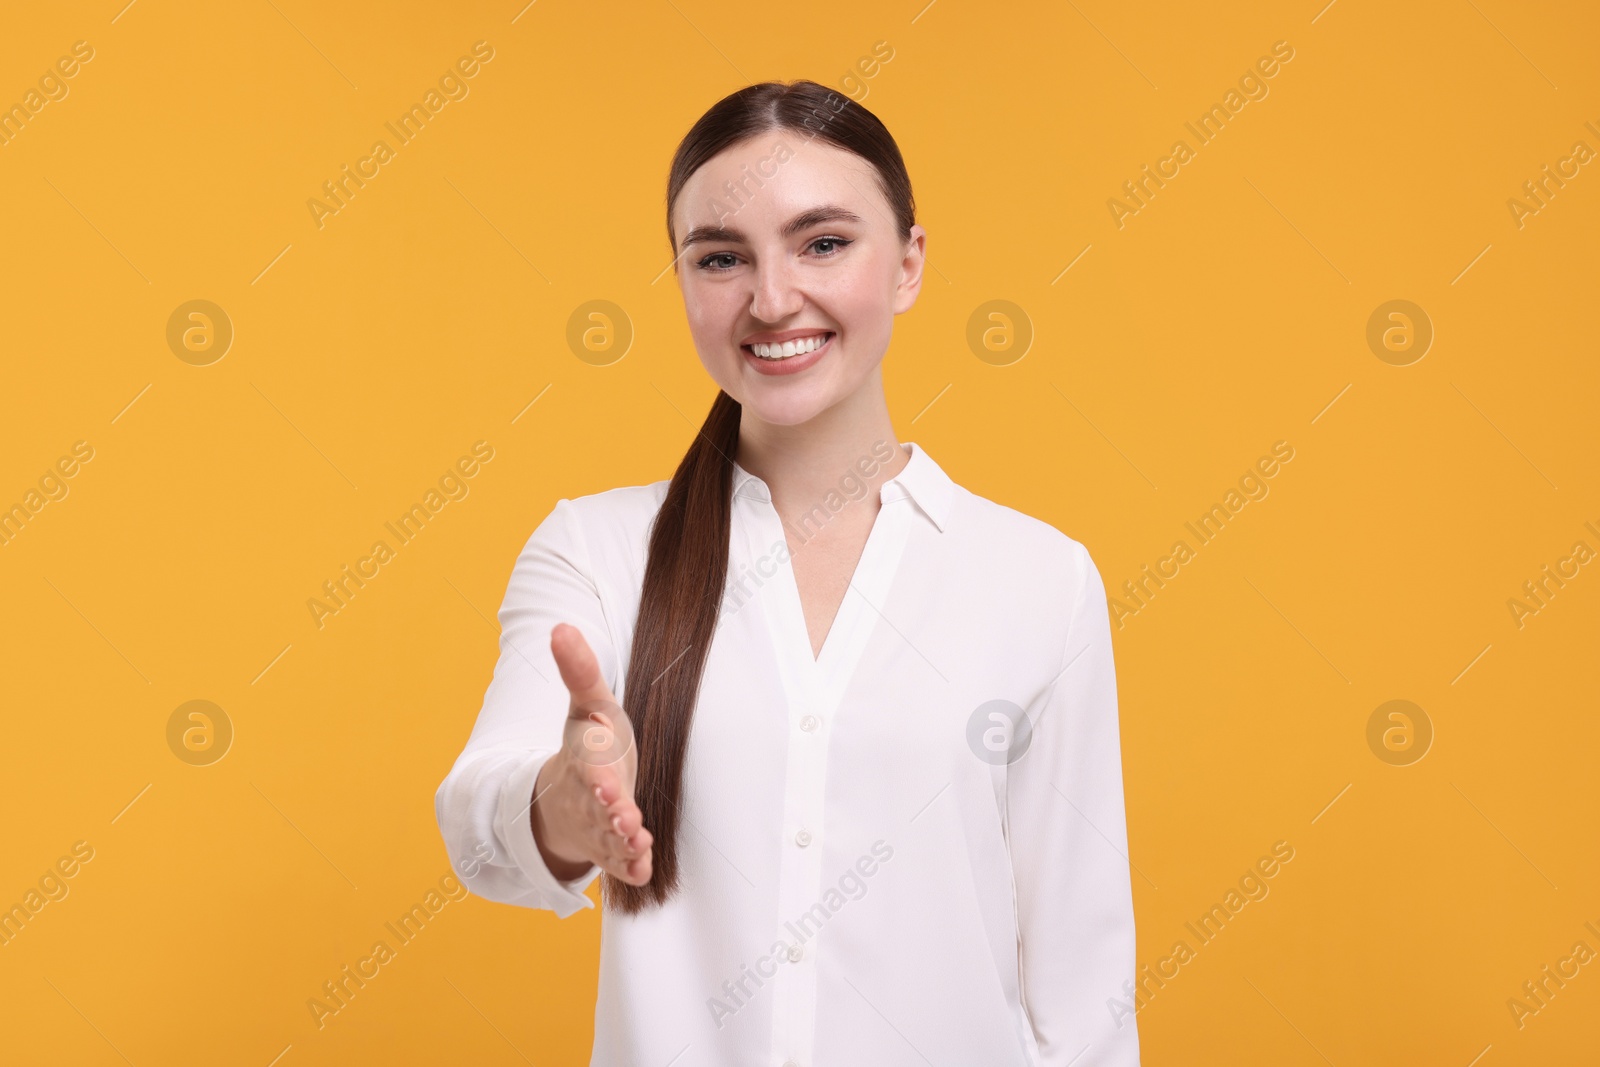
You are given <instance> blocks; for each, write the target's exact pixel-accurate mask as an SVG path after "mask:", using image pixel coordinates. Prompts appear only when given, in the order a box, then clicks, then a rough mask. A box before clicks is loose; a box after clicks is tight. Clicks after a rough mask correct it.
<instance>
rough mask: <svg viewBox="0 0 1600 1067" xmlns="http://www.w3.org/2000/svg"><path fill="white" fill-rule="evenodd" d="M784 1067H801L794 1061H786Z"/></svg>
mask: <svg viewBox="0 0 1600 1067" xmlns="http://www.w3.org/2000/svg"><path fill="white" fill-rule="evenodd" d="M783 1067H800V1065H799V1064H798V1063H796V1062H794V1061H793V1060H784V1061H783Z"/></svg>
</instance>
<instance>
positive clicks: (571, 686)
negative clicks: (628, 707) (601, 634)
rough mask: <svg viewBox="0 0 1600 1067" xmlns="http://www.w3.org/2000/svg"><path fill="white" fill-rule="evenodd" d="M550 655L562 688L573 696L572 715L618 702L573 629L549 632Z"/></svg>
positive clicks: (566, 627) (569, 626)
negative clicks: (583, 707) (585, 707)
mask: <svg viewBox="0 0 1600 1067" xmlns="http://www.w3.org/2000/svg"><path fill="white" fill-rule="evenodd" d="M550 653H551V655H553V656H555V660H556V666H557V667H558V668H559V669H560V671H561V682H562V684H563V685H565V686H566V687H567V692H569V693H571V694H572V710H573V711H574V712H576V711H577V709H578V707H579V706H580V705H589V704H601V703H604V704H615V703H616V702H617V701H616V698H615V697H613V696H612V695H611V689H610V687H609V686H607V685H606V680H605V678H604V676H602V675H601V673H600V661H599V660H598V659H597V658H596V657H595V654H594V650H593V649H592V648H590V647H589V642H588V641H585V640H584V638H583V632H582V631H581V630H579V629H578V628H577V627H576V626H573V625H572V624H571V623H566V622H563V623H557V624H556V627H555V629H553V630H552V631H551V632H550Z"/></svg>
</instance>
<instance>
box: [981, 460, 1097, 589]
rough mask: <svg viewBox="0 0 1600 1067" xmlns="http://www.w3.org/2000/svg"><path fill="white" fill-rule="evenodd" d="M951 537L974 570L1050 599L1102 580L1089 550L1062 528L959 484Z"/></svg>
mask: <svg viewBox="0 0 1600 1067" xmlns="http://www.w3.org/2000/svg"><path fill="white" fill-rule="evenodd" d="M954 505H955V506H954V507H953V508H952V509H951V510H952V520H953V521H952V522H951V524H950V529H949V533H950V534H951V535H953V537H954V541H955V546H954V547H956V548H957V550H958V551H959V552H961V553H962V555H963V556H964V557H965V560H966V562H967V564H968V565H971V566H974V567H976V568H977V569H978V570H979V571H980V572H984V573H987V574H989V575H990V576H991V577H993V578H996V579H1000V580H1003V581H1004V582H1005V583H1006V584H1008V585H1010V584H1021V585H1023V586H1025V587H1029V588H1032V589H1034V590H1036V591H1037V592H1038V593H1039V594H1041V595H1045V596H1050V597H1062V596H1065V597H1069V598H1074V599H1075V598H1076V597H1077V596H1078V595H1079V594H1080V593H1081V592H1082V591H1083V590H1084V589H1085V587H1086V585H1088V584H1091V583H1093V582H1096V581H1098V580H1099V571H1098V569H1097V568H1096V567H1095V563H1094V559H1093V557H1092V556H1091V555H1090V553H1089V550H1088V548H1087V547H1086V546H1085V545H1084V544H1083V543H1082V542H1081V541H1079V540H1077V539H1076V538H1074V537H1072V536H1070V535H1069V534H1067V533H1065V532H1063V531H1062V530H1060V529H1058V528H1057V527H1055V526H1053V525H1051V524H1050V523H1048V522H1046V521H1044V520H1043V519H1040V518H1037V517H1035V516H1033V515H1029V514H1028V513H1026V512H1024V511H1019V510H1017V509H1016V508H1013V507H1009V506H1007V505H1005V504H1001V503H999V502H997V501H994V500H990V499H989V498H988V497H984V496H979V495H978V494H977V493H974V492H972V491H971V490H969V489H967V488H965V487H964V486H961V485H959V484H957V485H956V486H955V500H954Z"/></svg>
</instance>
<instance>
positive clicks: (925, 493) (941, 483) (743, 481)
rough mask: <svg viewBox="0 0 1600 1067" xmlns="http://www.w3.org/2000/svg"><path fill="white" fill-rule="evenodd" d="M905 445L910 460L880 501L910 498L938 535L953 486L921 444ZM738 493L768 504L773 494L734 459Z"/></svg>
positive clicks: (735, 491) (887, 484)
mask: <svg viewBox="0 0 1600 1067" xmlns="http://www.w3.org/2000/svg"><path fill="white" fill-rule="evenodd" d="M904 444H905V446H906V447H907V448H908V449H909V450H910V452H911V458H910V459H909V460H908V461H907V462H906V465H905V467H904V468H902V469H901V471H900V473H899V474H897V475H895V476H894V477H893V478H890V479H889V480H888V481H886V482H884V483H883V489H882V497H881V499H882V500H883V502H884V503H888V502H889V501H891V500H900V499H902V498H906V497H909V498H910V499H911V501H912V503H914V504H916V505H917V507H918V508H919V509H920V510H921V511H922V513H923V514H924V515H926V516H927V517H928V519H929V520H930V521H931V522H932V523H933V524H934V526H936V527H937V528H938V529H939V532H940V533H943V532H944V530H945V528H946V527H947V526H948V525H949V522H950V508H951V506H952V504H953V503H954V502H955V483H954V482H953V481H951V480H950V476H949V475H947V474H946V473H945V472H944V468H942V467H940V466H939V464H937V463H935V462H934V460H933V457H932V456H930V455H928V453H927V451H926V450H925V449H923V447H922V446H921V445H919V444H917V443H916V442H915V441H906V442H904ZM741 493H743V495H746V496H752V497H754V498H755V499H757V500H765V501H767V502H768V503H771V501H772V493H771V490H770V489H769V488H768V487H767V483H766V482H764V481H762V480H761V479H760V478H758V477H756V476H755V475H754V474H751V473H750V472H749V471H747V470H745V469H744V468H743V467H741V466H740V465H739V463H738V461H737V460H735V461H734V464H733V495H734V496H739V495H741Z"/></svg>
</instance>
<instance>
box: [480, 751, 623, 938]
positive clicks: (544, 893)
mask: <svg viewBox="0 0 1600 1067" xmlns="http://www.w3.org/2000/svg"><path fill="white" fill-rule="evenodd" d="M553 755H555V753H553V752H535V753H533V754H532V755H531V756H530V757H529V758H528V760H527V761H526V762H524V763H523V764H522V765H521V766H520V767H518V768H517V769H516V770H515V771H513V772H512V773H511V777H510V778H508V779H507V780H506V785H505V791H504V792H503V793H501V794H500V810H499V813H498V815H497V816H496V822H497V823H498V824H499V825H498V827H497V829H498V830H499V833H500V840H502V841H504V842H505V843H506V848H507V849H508V850H510V852H511V859H512V862H514V863H515V864H516V865H517V869H518V870H520V871H521V872H522V873H523V874H524V875H525V876H526V877H527V879H528V882H529V885H530V888H531V889H532V892H533V895H534V897H535V898H536V899H537V900H538V901H539V902H540V906H542V907H547V908H549V909H550V910H551V911H553V912H555V913H556V917H557V918H559V919H565V918H566V917H567V916H569V915H571V914H573V913H574V912H577V911H581V910H583V909H584V908H592V907H594V901H592V900H590V899H589V898H588V896H587V895H585V893H584V890H585V889H587V888H588V887H589V883H590V882H592V881H594V880H595V878H596V877H597V876H598V875H599V874H600V868H599V867H597V866H596V865H594V864H592V863H591V864H590V865H589V869H588V870H587V871H585V872H584V873H583V874H580V875H579V876H578V877H576V878H574V879H573V880H572V881H570V882H563V881H560V880H558V879H557V878H556V876H555V875H554V874H552V873H551V871H550V868H549V867H548V866H547V865H546V864H545V862H544V856H543V855H541V854H540V852H539V844H538V842H536V841H535V840H534V839H533V812H532V805H531V803H530V801H531V800H532V799H533V787H534V783H535V782H536V781H537V780H538V778H539V770H540V768H542V767H543V766H544V764H545V761H546V760H548V759H549V758H550V757H551V756H553Z"/></svg>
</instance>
